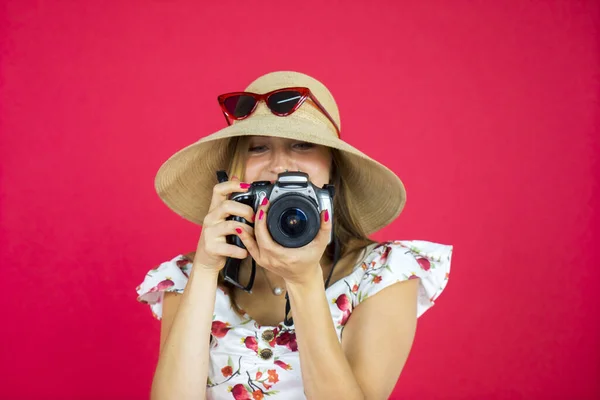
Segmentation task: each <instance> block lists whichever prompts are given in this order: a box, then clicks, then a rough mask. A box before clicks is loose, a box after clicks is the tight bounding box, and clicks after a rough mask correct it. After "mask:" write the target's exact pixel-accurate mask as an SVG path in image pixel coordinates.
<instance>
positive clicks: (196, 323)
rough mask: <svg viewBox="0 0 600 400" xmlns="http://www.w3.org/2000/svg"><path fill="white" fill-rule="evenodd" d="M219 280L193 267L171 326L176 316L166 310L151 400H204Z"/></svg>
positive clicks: (168, 308)
mask: <svg viewBox="0 0 600 400" xmlns="http://www.w3.org/2000/svg"><path fill="white" fill-rule="evenodd" d="M196 271H198V273H197V274H196V273H195V272H196ZM217 276H218V272H214V273H213V272H207V271H206V270H203V269H202V268H201V267H200V268H198V267H196V266H194V267H193V268H192V272H191V274H190V279H189V281H188V283H187V285H186V288H185V291H184V293H183V295H181V297H180V302H179V305H178V306H177V310H176V311H175V312H174V317H172V325H170V324H169V320H170V319H171V318H170V317H169V315H173V310H172V309H171V308H170V307H167V310H165V317H167V318H166V319H165V320H163V323H165V325H164V327H161V331H162V332H161V342H163V341H164V344H161V351H160V356H159V359H158V365H157V367H156V372H155V373H154V379H153V381H152V391H151V395H150V397H151V399H152V400H163V399H177V400H179V399H204V398H205V395H206V379H207V376H208V364H209V358H208V352H209V341H210V332H211V324H212V316H213V311H214V305H215V295H216V290H217ZM169 302H170V300H169ZM166 305H167V303H165V304H164V306H166ZM170 305H177V304H175V302H173V303H170ZM169 325H170V326H169Z"/></svg>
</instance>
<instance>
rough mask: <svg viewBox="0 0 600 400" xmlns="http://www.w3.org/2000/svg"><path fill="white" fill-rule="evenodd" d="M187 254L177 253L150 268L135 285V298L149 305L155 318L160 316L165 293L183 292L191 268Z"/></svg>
mask: <svg viewBox="0 0 600 400" xmlns="http://www.w3.org/2000/svg"><path fill="white" fill-rule="evenodd" d="M189 254H191V253H188V254H186V255H181V254H180V255H177V256H175V257H173V258H172V259H170V260H168V261H165V262H163V263H161V264H160V265H159V266H158V267H155V268H152V269H150V270H149V271H148V272H147V273H146V275H145V276H144V279H143V281H142V282H141V283H140V284H139V285H138V286H137V287H136V292H137V295H138V296H137V300H138V301H139V302H140V303H144V304H148V305H150V308H151V310H152V314H153V315H154V317H155V318H157V319H161V318H162V311H163V307H162V306H163V300H164V298H165V294H166V293H179V294H181V293H183V291H184V289H185V287H186V285H187V282H188V279H189V276H190V272H191V268H192V262H191V260H190V259H189V258H187V256H188V255H189ZM192 257H193V256H192ZM192 259H193V258H192Z"/></svg>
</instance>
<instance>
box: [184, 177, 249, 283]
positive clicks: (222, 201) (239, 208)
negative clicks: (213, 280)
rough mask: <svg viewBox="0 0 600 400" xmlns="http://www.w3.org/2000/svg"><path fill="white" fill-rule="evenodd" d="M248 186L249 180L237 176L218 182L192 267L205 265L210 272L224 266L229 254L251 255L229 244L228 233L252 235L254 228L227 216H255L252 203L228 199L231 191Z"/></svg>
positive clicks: (247, 217)
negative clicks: (242, 180)
mask: <svg viewBox="0 0 600 400" xmlns="http://www.w3.org/2000/svg"><path fill="white" fill-rule="evenodd" d="M249 186H250V185H249V184H245V183H240V181H239V179H237V178H236V177H233V178H232V179H231V180H230V181H227V182H222V183H219V184H217V185H215V187H214V189H213V196H212V200H211V203H210V207H209V211H208V214H206V217H204V221H203V223H202V233H201V234H200V240H199V241H198V247H197V249H196V255H195V257H194V269H193V270H196V269H198V268H203V269H206V270H209V271H211V272H219V271H220V270H221V269H223V267H224V266H225V262H226V261H227V257H233V258H239V259H242V260H243V259H244V258H246V257H248V251H246V250H244V249H242V248H241V247H238V246H236V245H233V244H228V243H227V240H226V237H227V236H228V235H236V234H239V232H242V233H243V234H244V235H248V236H253V235H254V230H253V228H252V227H251V226H249V225H247V224H245V223H243V222H238V221H231V220H230V221H227V220H226V219H227V217H229V216H231V215H236V216H239V217H243V218H245V219H246V220H247V221H249V222H252V221H253V220H254V210H253V209H252V207H250V206H248V205H246V204H242V203H239V202H237V201H233V200H228V196H229V195H230V194H231V193H234V192H246V191H247V190H248V187H249Z"/></svg>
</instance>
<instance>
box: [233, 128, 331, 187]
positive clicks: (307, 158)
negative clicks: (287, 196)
mask: <svg viewBox="0 0 600 400" xmlns="http://www.w3.org/2000/svg"><path fill="white" fill-rule="evenodd" d="M286 170H288V171H290V172H295V171H301V172H305V173H307V174H308V177H309V179H310V181H311V182H312V183H313V184H314V185H315V186H317V187H319V188H321V187H323V185H325V184H326V183H329V177H330V172H331V152H330V150H329V148H328V147H325V146H320V145H317V144H312V143H307V142H302V141H299V140H294V139H284V138H274V137H268V136H252V137H251V138H250V141H249V143H248V155H247V161H246V174H245V177H244V181H246V182H248V183H252V182H255V181H271V182H275V181H276V180H277V175H278V174H279V173H281V172H285V171H286Z"/></svg>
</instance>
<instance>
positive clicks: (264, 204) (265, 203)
mask: <svg viewBox="0 0 600 400" xmlns="http://www.w3.org/2000/svg"><path fill="white" fill-rule="evenodd" d="M268 202H269V199H267V198H266V197H265V198H264V199H263V201H262V203H260V205H261V206H266V205H267V203H268ZM259 219H260V218H259Z"/></svg>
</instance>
